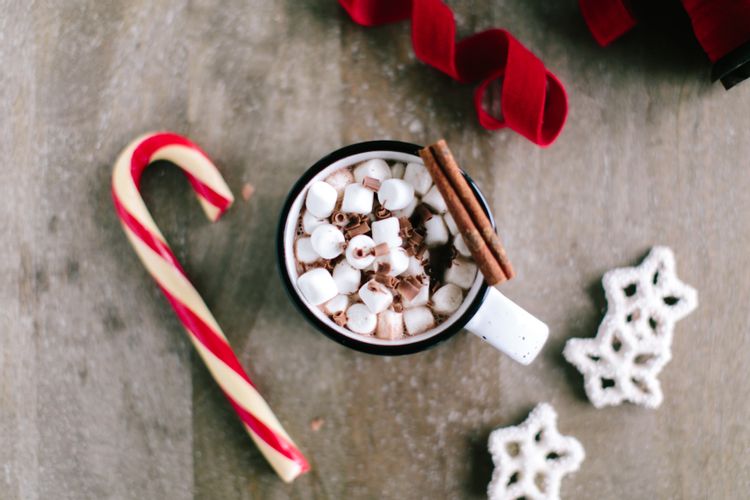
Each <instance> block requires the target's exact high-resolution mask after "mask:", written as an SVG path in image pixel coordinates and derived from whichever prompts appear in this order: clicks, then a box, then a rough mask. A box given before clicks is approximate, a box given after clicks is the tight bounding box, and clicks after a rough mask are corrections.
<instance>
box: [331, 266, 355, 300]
mask: <svg viewBox="0 0 750 500" xmlns="http://www.w3.org/2000/svg"><path fill="white" fill-rule="evenodd" d="M361 279H362V272H361V271H360V270H359V269H354V268H353V267H352V266H351V265H350V264H349V263H348V262H347V261H345V260H342V261H341V262H339V263H338V264H336V267H334V268H333V281H335V282H336V288H338V290H339V293H354V292H356V291H357V288H359V282H360V280H361Z"/></svg>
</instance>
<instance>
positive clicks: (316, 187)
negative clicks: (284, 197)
mask: <svg viewBox="0 0 750 500" xmlns="http://www.w3.org/2000/svg"><path fill="white" fill-rule="evenodd" d="M338 197H339V195H338V193H337V192H336V190H335V189H334V188H333V186H331V185H330V184H328V183H327V182H323V181H316V182H313V183H312V184H310V187H309V188H308V189H307V199H305V207H307V210H308V211H309V212H310V213H311V214H313V215H314V216H315V217H318V218H319V219H325V218H326V217H328V216H329V215H331V214H332V213H333V209H334V207H335V206H336V200H337V199H338Z"/></svg>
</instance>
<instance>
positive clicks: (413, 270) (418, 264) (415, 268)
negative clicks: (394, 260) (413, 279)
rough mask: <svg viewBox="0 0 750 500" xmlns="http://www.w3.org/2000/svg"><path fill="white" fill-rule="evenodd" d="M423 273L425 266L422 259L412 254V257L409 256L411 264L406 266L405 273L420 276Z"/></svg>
mask: <svg viewBox="0 0 750 500" xmlns="http://www.w3.org/2000/svg"><path fill="white" fill-rule="evenodd" d="M421 274H424V266H423V265H422V261H421V260H420V259H418V258H416V257H414V256H413V255H412V256H411V257H409V265H408V266H406V271H404V275H405V276H419V275H421Z"/></svg>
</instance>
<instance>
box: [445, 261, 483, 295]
mask: <svg viewBox="0 0 750 500" xmlns="http://www.w3.org/2000/svg"><path fill="white" fill-rule="evenodd" d="M476 275H477V266H476V264H474V263H473V262H471V261H468V260H466V259H463V258H461V257H456V258H455V259H453V262H451V267H449V268H448V269H446V270H445V282H446V283H453V284H454V285H457V286H459V287H461V288H463V289H464V290H468V289H469V288H471V285H473V284H474V278H475V277H476Z"/></svg>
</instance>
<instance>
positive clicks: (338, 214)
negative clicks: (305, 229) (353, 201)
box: [331, 210, 349, 227]
mask: <svg viewBox="0 0 750 500" xmlns="http://www.w3.org/2000/svg"><path fill="white" fill-rule="evenodd" d="M331 222H332V223H333V224H334V225H336V226H339V227H344V226H346V225H347V224H348V223H349V216H348V215H346V214H345V213H344V212H342V211H340V210H334V212H333V213H332V214H331Z"/></svg>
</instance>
